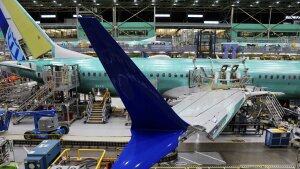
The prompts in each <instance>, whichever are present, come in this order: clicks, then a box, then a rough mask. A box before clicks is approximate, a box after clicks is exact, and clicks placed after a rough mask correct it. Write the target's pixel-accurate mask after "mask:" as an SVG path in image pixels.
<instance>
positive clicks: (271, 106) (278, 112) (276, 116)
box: [265, 94, 284, 127]
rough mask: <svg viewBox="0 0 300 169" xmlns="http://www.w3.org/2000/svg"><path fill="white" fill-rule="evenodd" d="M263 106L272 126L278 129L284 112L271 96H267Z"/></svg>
mask: <svg viewBox="0 0 300 169" xmlns="http://www.w3.org/2000/svg"><path fill="white" fill-rule="evenodd" d="M265 105H266V106H267V109H268V110H269V113H270V115H271V118H272V121H273V123H274V125H275V126H276V127H279V125H280V123H281V121H282V118H283V116H284V110H283V108H282V106H281V105H280V103H279V101H278V100H277V98H276V97H275V96H274V95H273V94H269V95H267V96H266V98H265Z"/></svg>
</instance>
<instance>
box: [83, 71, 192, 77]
mask: <svg viewBox="0 0 300 169" xmlns="http://www.w3.org/2000/svg"><path fill="white" fill-rule="evenodd" d="M82 76H88V77H90V76H94V77H96V76H97V73H96V72H94V73H90V72H88V73H85V72H83V73H82ZM98 76H99V77H101V76H102V73H101V72H99V73H98ZM103 76H104V77H106V76H107V73H103ZM154 76H156V77H160V76H161V77H167V76H168V77H172V76H173V77H181V78H183V77H184V76H185V77H189V74H188V73H187V74H185V75H184V74H177V73H174V74H172V73H161V74H160V73H156V74H153V73H150V77H154Z"/></svg>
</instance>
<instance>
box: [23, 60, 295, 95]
mask: <svg viewBox="0 0 300 169" xmlns="http://www.w3.org/2000/svg"><path fill="white" fill-rule="evenodd" d="M132 60H133V61H134V63H135V64H136V65H137V66H138V67H139V69H140V70H141V71H142V72H143V73H144V75H145V76H146V77H147V78H148V79H149V80H150V81H151V82H152V83H153V84H154V85H155V86H156V87H157V89H158V90H159V92H160V93H164V92H165V91H167V90H170V89H173V88H176V87H181V86H189V71H190V70H193V69H194V63H193V60H192V59H182V58H180V59H144V58H133V59H132ZM29 63H31V65H34V66H32V67H35V71H31V72H29V71H25V70H22V69H20V70H18V74H20V75H21V76H24V77H28V78H30V79H33V80H36V81H39V82H42V78H41V76H40V74H41V73H42V69H43V65H49V64H56V65H64V64H66V65H75V64H77V65H78V67H79V74H80V87H79V88H78V90H79V91H80V92H84V93H87V92H89V91H91V90H92V88H108V89H109V90H110V91H111V92H112V94H116V91H115V89H114V87H113V85H112V83H111V82H110V79H109V77H108V75H107V74H106V73H105V70H104V68H103V67H102V66H100V65H101V63H100V62H99V60H98V59H97V58H90V59H78V58H76V59H72V58H68V59H49V60H30V61H19V62H18V64H19V65H28V64H29ZM225 64H227V65H237V64H238V65H239V69H238V72H243V71H244V65H243V64H242V62H241V61H240V60H212V59H197V60H196V62H195V65H196V67H198V68H199V67H203V68H205V69H207V70H208V69H211V68H213V69H214V71H218V70H220V68H221V67H222V65H225ZM245 66H246V67H247V68H248V74H249V75H251V77H252V78H253V80H252V83H253V85H254V86H256V87H265V88H266V89H267V90H269V91H272V92H282V93H284V94H285V95H284V96H283V97H284V98H300V62H299V61H261V60H248V61H246V63H245Z"/></svg>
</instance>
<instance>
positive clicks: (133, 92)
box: [79, 17, 189, 169]
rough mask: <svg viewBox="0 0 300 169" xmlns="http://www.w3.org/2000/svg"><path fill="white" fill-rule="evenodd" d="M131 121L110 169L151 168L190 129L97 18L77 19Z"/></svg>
mask: <svg viewBox="0 0 300 169" xmlns="http://www.w3.org/2000/svg"><path fill="white" fill-rule="evenodd" d="M79 21H80V24H81V26H82V27H83V29H84V31H85V33H86V35H87V37H88V38H89V40H90V42H91V44H92V46H93V48H94V50H95V52H96V53H97V56H98V57H99V60H100V61H101V63H102V65H103V67H104V68H105V70H106V72H107V74H108V76H109V78H110V80H111V81H112V83H113V85H114V87H115V89H116V91H117V92H118V94H119V96H120V98H121V99H122V101H123V103H124V105H125V107H126V109H127V110H128V113H129V114H130V117H131V120H132V126H131V133H132V138H131V140H130V142H129V143H128V145H127V146H126V147H125V149H124V150H123V152H122V154H121V155H120V157H119V159H118V160H117V161H116V163H115V164H114V166H113V168H122V169H133V168H141V169H145V168H150V167H151V166H152V165H154V164H155V163H156V162H158V161H159V160H160V159H161V158H162V157H164V156H165V155H167V154H168V153H169V152H171V151H173V150H174V149H175V148H176V147H177V145H178V139H179V136H180V135H181V134H183V133H184V132H185V131H186V130H187V127H188V126H189V125H188V124H187V123H186V122H185V121H183V120H182V119H181V118H180V117H179V116H178V115H177V114H176V113H175V112H174V111H173V110H172V109H171V108H170V106H169V105H168V104H167V103H166V102H165V101H164V99H163V97H162V96H161V95H160V94H159V93H158V91H157V90H156V89H155V88H154V87H153V85H152V84H151V83H150V82H149V81H148V79H147V78H146V77H145V76H144V74H143V73H142V72H141V71H140V70H139V69H138V67H137V66H136V65H135V64H134V63H133V62H132V60H131V59H130V58H129V57H128V56H127V55H126V54H125V52H124V51H123V50H122V48H121V47H120V46H119V45H118V44H117V43H116V41H115V40H114V39H113V38H112V37H111V36H110V35H109V33H108V32H107V31H106V30H105V29H104V27H103V26H102V25H101V24H100V23H99V21H98V20H97V19H96V18H91V17H86V18H79Z"/></svg>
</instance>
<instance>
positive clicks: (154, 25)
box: [153, 5, 156, 33]
mask: <svg viewBox="0 0 300 169" xmlns="http://www.w3.org/2000/svg"><path fill="white" fill-rule="evenodd" d="M155 15H156V6H155V5H154V6H153V29H154V33H156V17H155Z"/></svg>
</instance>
